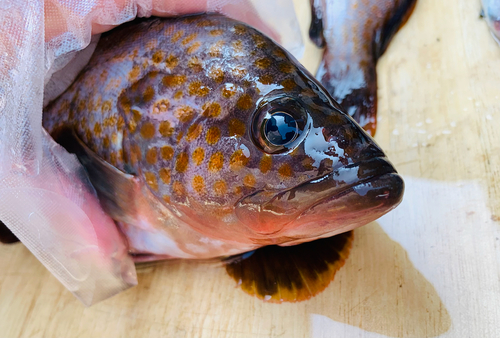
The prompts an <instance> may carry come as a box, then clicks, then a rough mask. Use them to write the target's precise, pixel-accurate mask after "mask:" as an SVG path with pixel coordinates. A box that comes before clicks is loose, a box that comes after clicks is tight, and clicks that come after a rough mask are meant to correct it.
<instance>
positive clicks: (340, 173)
mask: <svg viewBox="0 0 500 338" xmlns="http://www.w3.org/2000/svg"><path fill="white" fill-rule="evenodd" d="M403 192H404V182H403V180H402V178H401V176H399V175H398V174H397V172H396V170H395V169H394V167H393V166H392V164H391V163H390V162H389V161H388V160H387V158H385V157H374V158H371V159H368V160H365V161H360V162H357V163H354V164H351V165H347V166H345V167H342V168H339V169H337V170H334V171H331V172H329V173H327V174H325V175H322V176H320V177H316V178H314V179H311V180H308V181H306V182H303V183H301V184H299V185H297V186H295V187H293V188H290V189H288V190H285V191H281V192H279V193H277V194H276V193H274V194H270V193H269V192H265V191H258V192H256V193H254V194H253V195H250V196H247V197H246V198H244V199H243V200H241V201H240V202H239V203H238V205H237V209H236V215H237V216H238V218H239V219H240V220H241V221H242V222H243V223H244V224H245V225H246V226H247V227H248V228H249V229H250V230H252V231H253V233H254V234H255V240H257V241H258V242H259V243H260V242H261V241H262V240H264V241H267V240H270V241H271V242H270V243H272V244H281V243H285V242H293V243H295V244H297V241H302V242H303V241H306V240H312V239H316V238H320V237H327V236H329V235H333V234H336V233H341V232H344V231H348V230H351V229H354V228H356V227H359V226H362V225H365V224H367V223H369V222H371V221H373V220H375V219H377V218H378V217H380V216H382V215H383V214H385V213H386V212H388V211H390V210H391V209H393V208H395V207H396V206H397V205H398V204H399V203H400V202H401V200H402V196H403Z"/></svg>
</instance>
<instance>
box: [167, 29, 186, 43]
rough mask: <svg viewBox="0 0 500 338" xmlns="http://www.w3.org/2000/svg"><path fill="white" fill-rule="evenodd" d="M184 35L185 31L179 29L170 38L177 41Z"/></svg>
mask: <svg viewBox="0 0 500 338" xmlns="http://www.w3.org/2000/svg"><path fill="white" fill-rule="evenodd" d="M183 35H184V31H177V32H175V33H174V35H172V38H171V39H170V41H172V42H177V41H179V39H180V38H181V37H182V36H183Z"/></svg>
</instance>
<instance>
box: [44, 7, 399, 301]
mask: <svg viewBox="0 0 500 338" xmlns="http://www.w3.org/2000/svg"><path fill="white" fill-rule="evenodd" d="M43 126H44V128H45V129H46V130H47V131H48V132H49V133H50V134H51V135H52V137H53V138H54V139H55V140H56V141H57V142H59V143H60V144H61V145H63V146H64V147H65V148H66V149H67V150H68V151H70V152H72V153H74V154H76V156H77V157H78V159H79V160H80V162H81V163H82V164H83V166H84V167H85V169H86V170H87V173H88V175H89V178H90V181H91V182H92V184H93V186H94V187H95V189H96V191H97V194H98V196H99V200H100V203H101V205H102V207H103V209H104V210H105V211H106V212H107V213H108V214H109V215H110V216H111V217H112V218H113V219H114V220H115V222H116V224H117V226H118V227H119V229H120V230H121V232H122V233H123V234H124V237H125V238H126V240H127V242H128V246H129V250H130V254H131V255H133V257H134V258H135V260H136V261H138V262H141V261H148V260H156V259H174V258H181V259H212V258H223V259H229V260H230V261H228V262H227V265H226V267H227V269H228V273H229V272H230V271H233V272H234V271H236V266H237V265H238V264H240V265H241V264H244V265H245V266H249V265H251V264H253V263H251V262H252V261H251V260H247V259H242V257H248V256H249V253H252V254H251V256H254V258H255V257H262V255H259V254H258V252H257V251H258V250H259V248H262V247H266V246H267V247H269V246H270V247H272V248H274V249H276V248H283V247H290V248H291V247H292V246H297V247H298V246H300V245H304V244H305V243H308V242H311V241H315V240H318V239H324V241H323V243H325V244H324V245H325V246H326V247H331V246H332V245H337V244H336V243H342V245H341V246H340V247H339V249H338V250H339V252H342V254H341V255H339V254H338V253H337V252H335V251H334V250H333V251H332V250H327V249H325V250H322V251H321V252H316V253H314V252H313V253H312V255H313V256H314V254H316V255H319V259H323V260H324V261H327V262H330V263H331V264H330V263H329V265H328V266H331V267H335V268H339V267H340V266H341V264H340V263H339V264H334V261H339V262H340V259H341V257H344V258H345V257H346V255H347V254H348V250H349V248H350V245H349V243H350V240H347V239H346V240H344V241H340V242H339V240H338V238H335V236H336V235H340V234H344V235H343V236H344V237H343V238H352V236H351V233H350V231H351V230H352V229H355V228H357V227H360V226H363V225H365V224H367V223H369V222H371V221H373V220H375V219H377V218H379V217H380V216H382V215H383V214H385V213H387V212H389V211H390V210H392V209H393V208H395V207H396V206H397V205H398V204H399V203H400V202H401V199H402V196H403V192H404V182H403V180H402V178H401V176H400V175H399V174H398V173H397V171H396V169H395V168H394V166H393V165H392V164H391V162H390V161H389V160H388V158H387V156H386V155H385V153H384V152H383V151H382V149H381V148H380V146H379V145H377V143H376V142H375V141H374V139H373V138H372V137H370V136H369V135H368V134H367V133H366V132H365V131H364V130H363V129H362V128H361V127H360V126H359V125H358V124H357V123H356V122H355V121H354V120H353V119H352V117H350V116H349V115H348V114H346V113H345V112H344V111H343V109H342V107H341V106H340V105H339V104H338V103H336V102H335V100H333V99H332V98H331V96H330V95H329V94H328V92H327V91H326V90H325V88H324V87H323V86H322V85H321V84H320V83H319V82H318V81H317V80H316V79H315V78H314V76H313V75H312V74H311V73H309V72H308V71H307V70H306V69H305V68H304V67H303V66H302V65H301V64H300V63H299V62H298V61H297V60H296V59H295V58H294V57H293V56H292V55H291V54H289V53H288V52H287V51H286V50H285V49H283V48H282V47H281V46H279V45H278V44H277V43H276V42H275V41H273V40H271V39H270V38H268V37H266V36H264V35H263V34H262V33H260V32H259V31H257V30H256V29H254V28H252V27H250V26H247V25H245V24H243V23H241V22H238V21H235V20H233V19H230V18H227V17H225V16H222V15H217V14H204V15H196V16H188V17H177V18H149V19H141V20H135V21H133V22H131V23H128V24H124V25H122V26H120V27H118V28H116V29H114V30H112V31H111V32H109V33H106V34H103V35H102V37H101V39H100V41H99V43H98V45H97V47H96V50H95V52H94V54H93V56H92V58H91V59H90V61H89V63H88V65H87V66H85V68H84V69H83V70H82V71H81V73H80V74H79V75H78V76H77V78H76V79H75V81H74V82H73V83H72V84H71V85H70V87H69V88H68V89H67V90H66V91H65V92H64V93H63V94H61V95H60V96H59V97H58V98H56V99H55V100H54V101H52V102H51V103H50V104H49V105H48V106H47V107H46V109H45V111H44V115H43ZM313 243H315V242H313ZM332 243H333V244H332ZM314 247H317V248H319V247H320V245H319V244H317V245H314V244H312V245H310V246H309V248H314ZM255 252H257V254H255ZM287 252H290V250H289V251H287ZM326 252H328V255H329V256H331V257H333V258H331V259H330V258H322V256H324V255H325V253H326ZM228 257H231V258H228ZM344 258H342V259H344ZM269 259H271V258H269ZM332 259H333V261H332ZM231 269H232V270H231ZM238 269H239V270H238V271H243V270H241V267H240V268H238ZM298 269H299V270H300V269H301V268H300V267H299V268H298ZM321 271H323V270H321ZM321 271H320V272H321ZM323 272H324V271H323ZM323 272H321V273H323ZM330 275H331V273H330ZM232 276H233V277H234V278H235V279H239V275H238V274H237V273H232ZM266 278H271V276H267V277H266ZM238 281H239V280H238ZM292 284H293V285H299V284H300V283H299V284H297V283H292ZM287 285H288V286H289V285H291V284H290V283H288V284H287ZM301 285H302V286H303V283H302V284H301ZM318 290H322V288H318ZM275 291H276V290H275ZM276 292H277V291H276ZM318 292H319V291H318ZM293 295H294V296H293V297H295V298H293V297H292V295H291V294H290V296H289V297H284V298H283V297H281V296H279V297H278V296H277V297H274V298H273V299H278V298H279V299H281V300H282V301H283V300H284V301H287V300H289V301H297V300H298V299H299V298H300V299H303V298H304V297H299V298H297V297H298V296H297V292H294V293H293ZM265 296H266V295H264V296H263V297H265Z"/></svg>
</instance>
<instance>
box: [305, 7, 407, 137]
mask: <svg viewBox="0 0 500 338" xmlns="http://www.w3.org/2000/svg"><path fill="white" fill-rule="evenodd" d="M416 2H417V1H416V0H311V7H312V13H313V20H312V22H311V28H310V31H309V35H310V36H311V39H312V40H313V41H314V42H315V43H316V44H317V45H318V46H319V47H323V45H326V49H325V51H324V55H323V60H322V62H321V65H320V67H319V69H318V72H317V74H316V77H317V79H318V80H319V81H320V82H321V83H322V84H323V85H324V86H325V88H326V89H327V90H328V92H329V93H330V94H331V95H332V97H333V98H334V99H335V100H336V101H337V102H339V103H340V104H341V105H342V107H343V108H344V109H345V110H346V111H347V113H348V114H349V115H350V116H352V117H353V118H354V119H355V120H356V121H357V122H358V123H359V124H360V125H361V126H362V127H363V128H364V129H365V130H367V131H368V132H369V133H370V134H371V135H374V134H375V129H376V123H377V120H376V114H377V73H376V63H377V60H378V59H379V58H380V57H381V56H382V54H383V53H384V52H385V50H386V49H387V46H388V45H389V43H390V41H391V40H392V38H393V36H394V35H395V34H396V32H397V31H398V29H399V28H400V27H401V26H402V25H403V24H404V23H405V22H406V20H407V19H408V18H409V16H410V15H411V13H412V11H413V8H414V7H415V4H416ZM319 24H321V25H322V27H323V32H322V34H323V38H322V37H321V36H320V35H319V34H318V32H319V31H320V29H319V28H318V25H319Z"/></svg>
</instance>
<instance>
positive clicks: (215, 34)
mask: <svg viewBox="0 0 500 338" xmlns="http://www.w3.org/2000/svg"><path fill="white" fill-rule="evenodd" d="M222 33H224V31H223V30H222V29H214V30H211V31H210V35H212V36H219V35H222Z"/></svg>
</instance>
